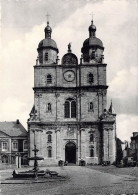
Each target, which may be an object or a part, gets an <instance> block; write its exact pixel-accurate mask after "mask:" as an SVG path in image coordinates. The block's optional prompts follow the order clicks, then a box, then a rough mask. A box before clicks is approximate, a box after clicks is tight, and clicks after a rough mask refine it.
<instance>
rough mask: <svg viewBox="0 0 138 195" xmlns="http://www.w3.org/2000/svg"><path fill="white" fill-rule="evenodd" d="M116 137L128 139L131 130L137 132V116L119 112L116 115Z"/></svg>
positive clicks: (130, 135)
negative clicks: (119, 113)
mask: <svg viewBox="0 0 138 195" xmlns="http://www.w3.org/2000/svg"><path fill="white" fill-rule="evenodd" d="M117 130H118V131H117V137H119V138H121V139H122V141H124V140H128V141H130V137H132V133H133V132H136V131H137V132H138V116H134V115H127V114H121V115H118V116H117Z"/></svg>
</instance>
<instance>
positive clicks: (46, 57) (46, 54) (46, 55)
mask: <svg viewBox="0 0 138 195" xmlns="http://www.w3.org/2000/svg"><path fill="white" fill-rule="evenodd" d="M45 61H48V52H46V53H45Z"/></svg>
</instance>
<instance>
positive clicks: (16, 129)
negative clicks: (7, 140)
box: [0, 120, 27, 137]
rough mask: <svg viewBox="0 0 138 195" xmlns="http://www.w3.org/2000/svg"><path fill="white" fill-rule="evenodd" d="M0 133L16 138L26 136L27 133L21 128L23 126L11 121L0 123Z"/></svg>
mask: <svg viewBox="0 0 138 195" xmlns="http://www.w3.org/2000/svg"><path fill="white" fill-rule="evenodd" d="M0 131H2V132H3V133H5V134H7V135H9V136H11V137H16V136H21V137H22V136H23V137H24V136H27V131H26V129H25V128H24V127H23V125H22V124H21V123H20V122H19V120H17V121H11V122H7V121H5V122H0Z"/></svg>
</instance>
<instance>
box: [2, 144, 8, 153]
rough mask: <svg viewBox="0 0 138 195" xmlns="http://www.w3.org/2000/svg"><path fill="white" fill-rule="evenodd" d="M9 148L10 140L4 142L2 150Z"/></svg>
mask: <svg viewBox="0 0 138 195" xmlns="http://www.w3.org/2000/svg"><path fill="white" fill-rule="evenodd" d="M7 150H8V142H2V151H7Z"/></svg>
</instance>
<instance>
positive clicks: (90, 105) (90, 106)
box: [89, 102, 93, 111]
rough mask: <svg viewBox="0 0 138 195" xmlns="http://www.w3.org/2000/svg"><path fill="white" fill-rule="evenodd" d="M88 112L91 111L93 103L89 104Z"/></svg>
mask: <svg viewBox="0 0 138 195" xmlns="http://www.w3.org/2000/svg"><path fill="white" fill-rule="evenodd" d="M89 110H90V111H93V103H92V102H90V103H89Z"/></svg>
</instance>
